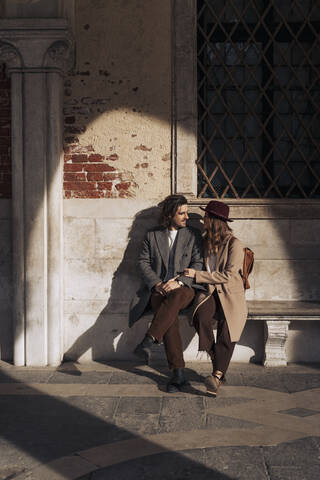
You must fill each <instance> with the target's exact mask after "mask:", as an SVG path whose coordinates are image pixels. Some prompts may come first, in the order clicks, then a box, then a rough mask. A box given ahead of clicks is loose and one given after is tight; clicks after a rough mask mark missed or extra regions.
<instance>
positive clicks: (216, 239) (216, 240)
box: [204, 214, 232, 256]
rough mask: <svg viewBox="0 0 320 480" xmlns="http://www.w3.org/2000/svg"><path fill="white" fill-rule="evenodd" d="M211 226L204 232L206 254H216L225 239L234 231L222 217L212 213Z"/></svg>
mask: <svg viewBox="0 0 320 480" xmlns="http://www.w3.org/2000/svg"><path fill="white" fill-rule="evenodd" d="M208 218H209V226H208V228H207V229H206V231H205V233H204V250H205V252H206V255H208V256H209V255H211V254H212V253H213V254H214V255H216V254H217V253H218V250H219V248H220V246H221V245H222V243H223V241H224V239H225V238H226V237H227V236H228V235H230V233H232V229H231V228H230V227H229V225H228V224H227V222H225V221H224V220H220V218H216V217H212V216H211V215H210V214H209V215H208Z"/></svg>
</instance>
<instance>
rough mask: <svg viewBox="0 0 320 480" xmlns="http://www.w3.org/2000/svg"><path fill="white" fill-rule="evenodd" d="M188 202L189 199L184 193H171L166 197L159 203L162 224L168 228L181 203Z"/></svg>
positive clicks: (185, 203)
mask: <svg viewBox="0 0 320 480" xmlns="http://www.w3.org/2000/svg"><path fill="white" fill-rule="evenodd" d="M187 203H188V200H187V199H186V197H184V196H183V195H169V196H168V197H166V198H165V199H164V200H163V201H162V202H161V203H159V207H161V214H160V225H162V226H163V227H165V228H168V227H169V226H170V224H171V221H172V218H173V217H174V216H175V214H176V213H177V210H178V208H179V207H180V206H181V205H187Z"/></svg>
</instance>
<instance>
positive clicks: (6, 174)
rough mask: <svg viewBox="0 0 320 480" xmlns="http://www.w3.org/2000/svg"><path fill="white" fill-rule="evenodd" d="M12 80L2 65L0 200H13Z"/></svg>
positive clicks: (0, 88) (0, 75) (0, 66)
mask: <svg viewBox="0 0 320 480" xmlns="http://www.w3.org/2000/svg"><path fill="white" fill-rule="evenodd" d="M10 115H11V113H10V80H9V78H7V76H6V73H5V66H4V65H1V64H0V198H11V148H10V145H11V132H10V126H11V118H10Z"/></svg>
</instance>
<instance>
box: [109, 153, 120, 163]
mask: <svg viewBox="0 0 320 480" xmlns="http://www.w3.org/2000/svg"><path fill="white" fill-rule="evenodd" d="M118 159H119V155H117V154H116V153H113V154H112V155H108V156H107V157H106V160H111V161H112V162H114V161H115V160H118Z"/></svg>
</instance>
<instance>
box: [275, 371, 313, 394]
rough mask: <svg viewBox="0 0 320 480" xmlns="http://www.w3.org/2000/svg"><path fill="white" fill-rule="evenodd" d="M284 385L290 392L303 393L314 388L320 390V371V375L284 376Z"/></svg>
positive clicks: (300, 374) (298, 374) (296, 374)
mask: <svg viewBox="0 0 320 480" xmlns="http://www.w3.org/2000/svg"><path fill="white" fill-rule="evenodd" d="M283 383H284V385H285V387H286V389H287V391H288V392H290V393H292V392H301V391H303V390H310V389H312V388H320V371H319V372H318V373H312V374H305V373H295V374H290V373H289V374H287V375H283Z"/></svg>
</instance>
